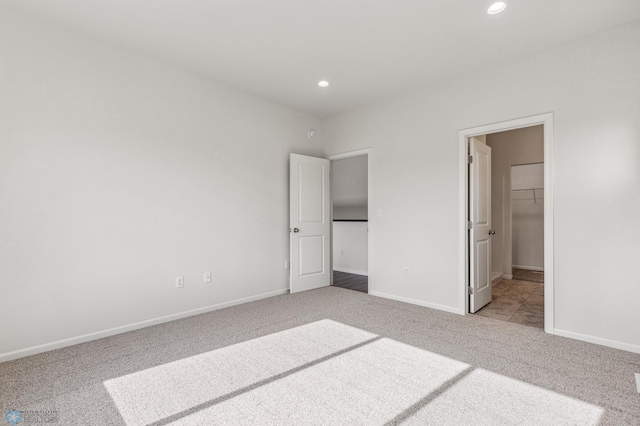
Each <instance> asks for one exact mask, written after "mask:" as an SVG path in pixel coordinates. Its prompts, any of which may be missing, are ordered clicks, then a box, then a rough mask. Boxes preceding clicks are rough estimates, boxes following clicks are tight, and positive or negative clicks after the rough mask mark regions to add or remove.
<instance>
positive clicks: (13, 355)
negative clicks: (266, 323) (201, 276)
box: [0, 288, 289, 362]
mask: <svg viewBox="0 0 640 426" xmlns="http://www.w3.org/2000/svg"><path fill="white" fill-rule="evenodd" d="M288 291H289V289H288V288H287V289H282V290H276V291H270V292H268V293H262V294H258V295H255V296H250V297H245V298H242V299H236V300H231V301H229V302H223V303H218V304H216V305H211V306H205V307H204V308H197V309H192V310H190V311H184V312H180V313H177V314H171V315H166V316H163V317H158V318H154V319H150V320H146V321H140V322H136V323H133V324H129V325H123V326H120V327H114V328H109V329H107V330H102V331H97V332H95V333H88V334H83V335H81V336H77V337H71V338H69V339H63V340H58V341H55V342H51V343H45V344H43V345H38V346H32V347H30V348H26V349H19V350H17V351H12V352H6V353H3V354H0V362H5V361H11V360H13V359H18V358H23V357H26V356H30V355H36V354H39V353H42V352H48V351H52V350H54V349H60V348H64V347H67V346H73V345H77V344H80V343H85V342H90V341H92V340H97V339H102V338H103V337H109V336H113V335H116V334H120V333H126V332H127V331H133V330H138V329H141V328H145V327H150V326H152V325H157V324H162V323H165V322H169V321H175V320H178V319H182V318H186V317H191V316H194V315H199V314H204V313H207V312H211V311H216V310H218V309H223V308H228V307H230V306H235V305H241V304H243V303H248V302H253V301H256V300H260V299H266V298H268V297H273V296H278V295H281V294H286V293H287V292H288Z"/></svg>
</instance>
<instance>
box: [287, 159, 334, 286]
mask: <svg viewBox="0 0 640 426" xmlns="http://www.w3.org/2000/svg"><path fill="white" fill-rule="evenodd" d="M289 166H290V174H289V186H290V187H289V226H290V230H289V232H290V237H291V238H290V259H291V275H290V292H291V293H297V292H299V291H305V290H312V289H315V288H320V287H326V286H329V285H330V283H331V267H330V265H331V263H330V262H331V258H330V256H331V241H330V239H331V210H330V207H331V198H330V192H329V191H330V170H331V163H330V162H329V160H327V159H324V158H316V157H309V156H306V155H299V154H290V156H289Z"/></svg>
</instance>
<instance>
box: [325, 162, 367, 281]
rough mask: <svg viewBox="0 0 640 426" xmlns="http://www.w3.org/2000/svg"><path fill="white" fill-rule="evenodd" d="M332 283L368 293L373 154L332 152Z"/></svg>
mask: <svg viewBox="0 0 640 426" xmlns="http://www.w3.org/2000/svg"><path fill="white" fill-rule="evenodd" d="M329 159H330V160H331V210H332V222H331V223H332V238H331V242H332V263H331V265H332V274H333V275H332V285H334V286H336V287H341V288H345V289H348V290H355V291H360V292H363V293H368V292H369V288H370V285H369V284H370V283H369V155H368V151H367V150H365V151H357V152H352V153H347V154H339V155H334V156H330V157H329Z"/></svg>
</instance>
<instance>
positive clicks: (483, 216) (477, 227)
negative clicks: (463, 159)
mask: <svg viewBox="0 0 640 426" xmlns="http://www.w3.org/2000/svg"><path fill="white" fill-rule="evenodd" d="M469 155H470V156H471V159H472V160H471V164H470V165H469V221H470V222H471V229H470V231H469V261H470V265H469V286H470V291H469V293H470V295H469V312H471V313H474V312H477V311H478V310H480V309H481V308H482V307H483V306H485V305H486V304H487V303H489V302H491V233H492V232H493V231H492V230H491V148H490V147H489V146H487V145H486V144H484V143H482V142H480V141H478V140H477V139H475V138H469Z"/></svg>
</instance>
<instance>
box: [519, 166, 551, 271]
mask: <svg viewBox="0 0 640 426" xmlns="http://www.w3.org/2000/svg"><path fill="white" fill-rule="evenodd" d="M511 241H512V245H511V253H512V263H513V267H514V268H523V269H531V270H535V271H542V270H544V164H543V163H537V164H527V165H521V166H513V167H511Z"/></svg>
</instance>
